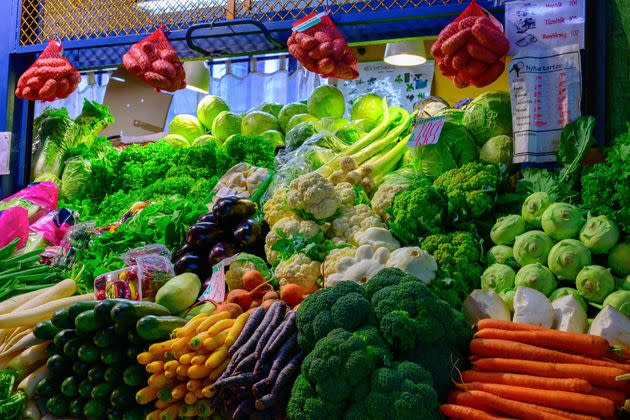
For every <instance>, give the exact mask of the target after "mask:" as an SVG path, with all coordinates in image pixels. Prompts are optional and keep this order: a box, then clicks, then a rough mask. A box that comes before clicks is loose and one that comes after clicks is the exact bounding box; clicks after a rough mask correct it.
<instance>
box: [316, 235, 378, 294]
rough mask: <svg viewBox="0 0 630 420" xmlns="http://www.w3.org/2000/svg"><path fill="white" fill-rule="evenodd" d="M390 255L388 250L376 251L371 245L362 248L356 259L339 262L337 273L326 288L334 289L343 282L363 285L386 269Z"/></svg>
mask: <svg viewBox="0 0 630 420" xmlns="http://www.w3.org/2000/svg"><path fill="white" fill-rule="evenodd" d="M389 255H390V254H389V251H388V250H387V248H378V249H377V250H376V251H375V250H374V248H372V246H370V245H363V246H360V247H359V248H358V249H357V252H356V254H355V256H354V258H353V257H343V258H341V259H340V260H339V262H338V263H337V267H336V268H337V272H336V273H335V274H331V275H330V276H328V278H327V279H326V283H325V287H334V286H336V285H338V284H339V283H340V282H342V281H353V282H355V283H359V284H363V283H365V282H367V281H368V280H370V279H371V278H372V277H374V276H375V275H376V273H378V272H379V271H381V270H382V269H383V268H385V264H386V263H387V260H388V259H389Z"/></svg>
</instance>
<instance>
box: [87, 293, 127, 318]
mask: <svg viewBox="0 0 630 420" xmlns="http://www.w3.org/2000/svg"><path fill="white" fill-rule="evenodd" d="M120 302H127V300H126V299H105V300H101V301H100V302H98V303H97V304H96V306H94V318H96V320H97V321H99V322H102V323H104V324H108V323H110V322H112V317H111V312H112V308H113V307H114V306H116V304H118V303H120Z"/></svg>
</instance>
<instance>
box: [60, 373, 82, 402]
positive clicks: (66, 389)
mask: <svg viewBox="0 0 630 420" xmlns="http://www.w3.org/2000/svg"><path fill="white" fill-rule="evenodd" d="M61 393H62V394H63V395H66V396H68V397H76V396H77V395H79V380H78V379H77V377H76V376H68V377H67V378H66V379H64V380H63V382H62V383H61Z"/></svg>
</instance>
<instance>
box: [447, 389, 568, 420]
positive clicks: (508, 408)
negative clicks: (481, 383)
mask: <svg viewBox="0 0 630 420" xmlns="http://www.w3.org/2000/svg"><path fill="white" fill-rule="evenodd" d="M453 400H454V401H453V404H458V405H463V406H465V407H470V408H476V409H478V410H484V411H488V410H496V411H499V412H501V413H503V414H506V415H509V416H513V417H516V418H518V419H522V420H566V419H567V418H568V416H566V415H564V414H569V413H567V412H564V411H560V413H562V414H560V413H549V412H546V411H544V409H543V407H540V406H538V405H535V404H528V403H524V402H520V401H514V400H507V399H505V398H502V397H499V396H496V395H494V394H490V393H488V392H483V391H468V392H457V393H456V394H455V398H454V399H453Z"/></svg>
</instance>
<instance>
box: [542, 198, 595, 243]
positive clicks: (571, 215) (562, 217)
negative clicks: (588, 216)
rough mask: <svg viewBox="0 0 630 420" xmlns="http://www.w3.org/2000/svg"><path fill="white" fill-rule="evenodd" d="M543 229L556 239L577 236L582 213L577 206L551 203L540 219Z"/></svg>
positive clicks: (582, 222) (582, 220) (582, 216)
mask: <svg viewBox="0 0 630 420" xmlns="http://www.w3.org/2000/svg"><path fill="white" fill-rule="evenodd" d="M540 221H541V225H542V228H543V230H544V231H545V233H546V234H547V235H549V236H550V237H551V239H554V240H556V241H561V240H563V239H571V238H575V237H577V235H578V233H579V232H580V229H581V228H582V225H583V224H584V214H583V212H582V210H580V209H579V208H577V207H575V206H573V205H571V204H567V203H553V204H550V205H549V207H547V209H546V210H545V211H544V212H543V214H542V217H541V219H540Z"/></svg>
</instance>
